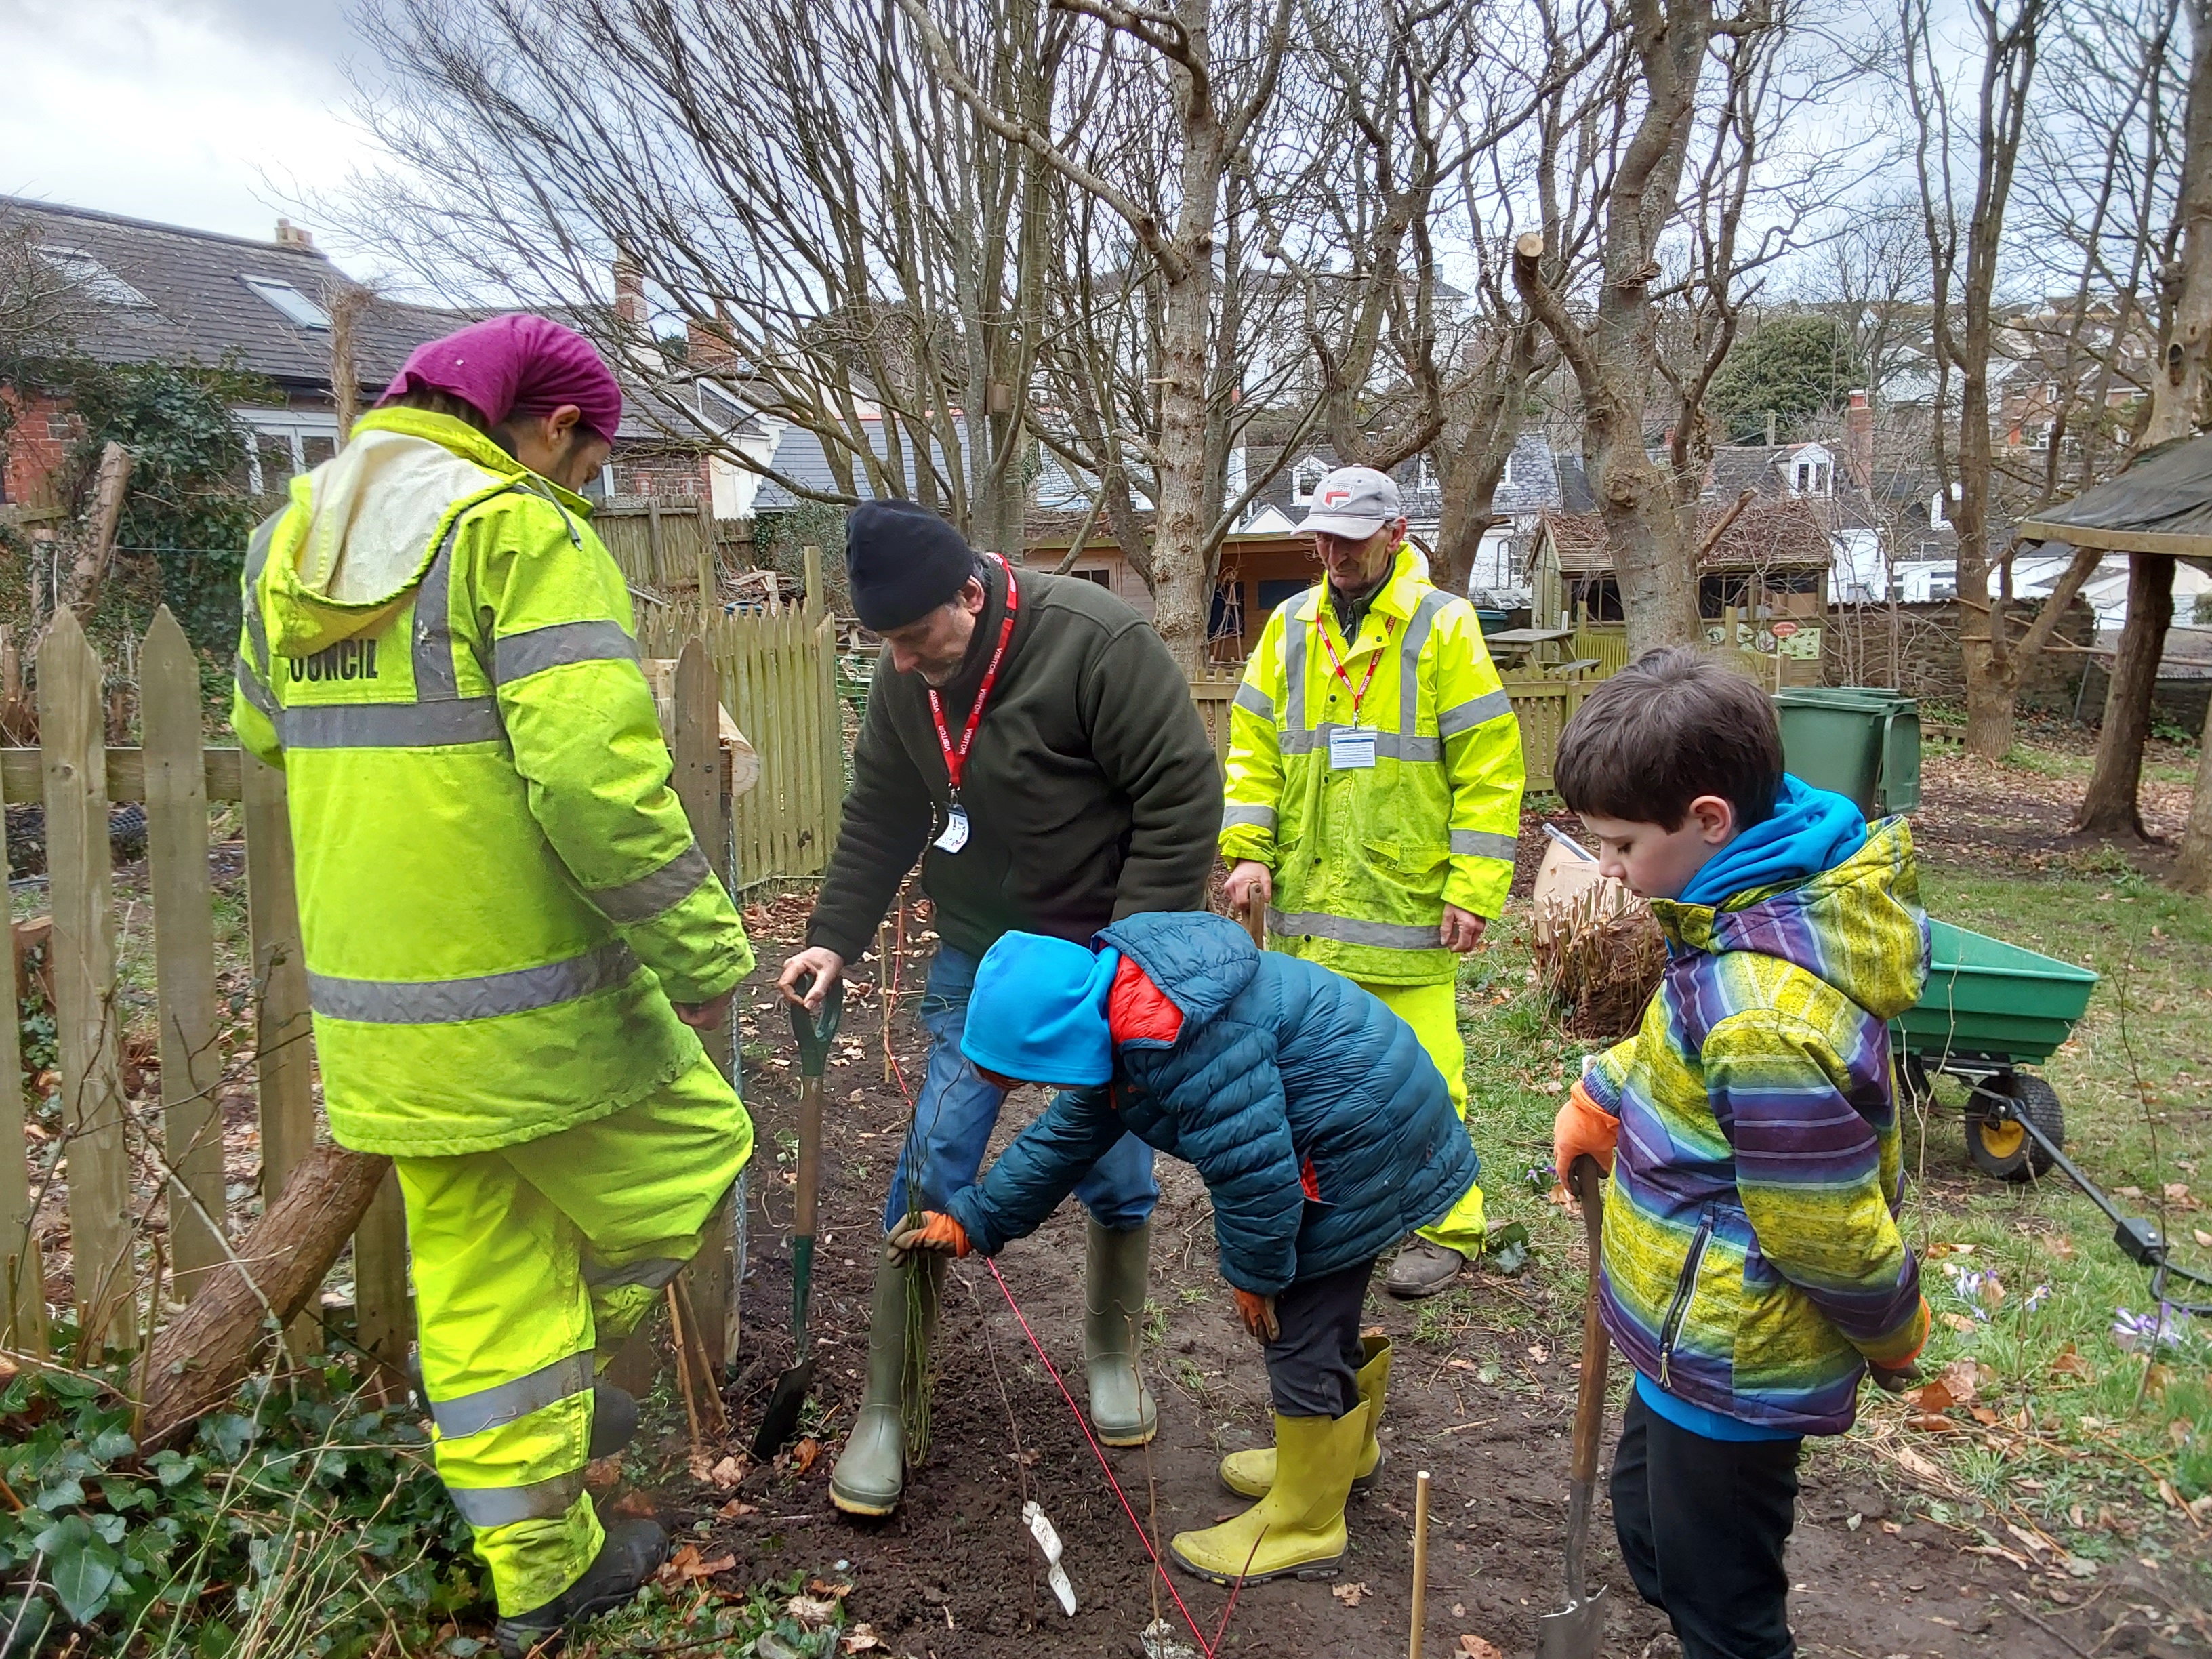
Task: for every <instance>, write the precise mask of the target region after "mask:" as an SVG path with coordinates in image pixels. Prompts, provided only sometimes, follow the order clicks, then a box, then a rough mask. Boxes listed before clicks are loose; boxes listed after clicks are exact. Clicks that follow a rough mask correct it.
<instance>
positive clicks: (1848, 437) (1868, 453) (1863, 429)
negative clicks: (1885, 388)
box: [1844, 388, 1874, 489]
mask: <svg viewBox="0 0 2212 1659" xmlns="http://www.w3.org/2000/svg"><path fill="white" fill-rule="evenodd" d="M1844 471H1846V472H1848V473H1849V474H1850V479H1851V482H1852V483H1855V484H1857V486H1858V487H1859V488H1860V489H1873V488H1874V406H1873V405H1872V404H1869V403H1868V402H1867V395H1866V392H1865V390H1864V388H1860V389H1858V390H1856V391H1854V392H1852V393H1851V401H1850V407H1849V408H1847V409H1846V410H1844Z"/></svg>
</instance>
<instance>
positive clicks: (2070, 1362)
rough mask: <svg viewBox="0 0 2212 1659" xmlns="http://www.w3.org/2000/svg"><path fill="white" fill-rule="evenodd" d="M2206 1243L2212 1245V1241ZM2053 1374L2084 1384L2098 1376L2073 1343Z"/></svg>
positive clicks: (2060, 1356) (2057, 1361)
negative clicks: (2074, 1379) (2076, 1350)
mask: <svg viewBox="0 0 2212 1659" xmlns="http://www.w3.org/2000/svg"><path fill="white" fill-rule="evenodd" d="M2206 1242H2207V1243H2212V1240H2208V1241H2206ZM2051 1375H2052V1376H2075V1377H2079V1378H2081V1381H2083V1382H2084V1383H2087V1382H2088V1381H2090V1380H2091V1379H2092V1378H2093V1377H2094V1376H2096V1372H2095V1371H2093V1370H2091V1369H2090V1366H2089V1362H2088V1361H2087V1360H2086V1359H2084V1358H2081V1355H2080V1354H2079V1353H2077V1352H2075V1348H2074V1345H2073V1344H2072V1343H2071V1342H2069V1343H2068V1344H2067V1345H2066V1346H2064V1347H2063V1348H2062V1349H2061V1350H2059V1353H2058V1358H2056V1359H2054V1360H2052V1361H2051Z"/></svg>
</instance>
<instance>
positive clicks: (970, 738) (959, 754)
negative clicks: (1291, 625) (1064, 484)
mask: <svg viewBox="0 0 2212 1659" xmlns="http://www.w3.org/2000/svg"><path fill="white" fill-rule="evenodd" d="M987 557H988V558H990V559H992V560H993V561H994V562H996V563H997V565H998V567H999V568H1000V569H1001V570H1003V571H1005V572H1006V620H1005V621H1004V622H1002V623H1000V624H999V643H998V645H997V646H996V647H994V649H993V651H992V653H991V662H990V666H988V667H987V668H986V669H984V671H983V683H982V684H981V685H979V686H977V687H976V688H975V702H972V703H970V704H969V708H968V726H967V729H966V730H965V731H963V732H961V734H960V746H959V747H958V748H957V749H955V748H954V747H953V746H952V734H951V732H948V731H946V730H945V705H944V704H943V703H942V702H939V700H938V696H937V688H936V687H935V686H931V687H930V688H929V717H930V719H932V720H935V721H936V722H937V746H938V747H939V749H942V750H944V751H945V777H946V778H947V779H949V780H950V781H951V785H952V799H954V800H956V801H957V800H958V799H960V775H961V773H962V772H963V771H964V770H966V769H967V766H968V750H969V745H970V744H973V743H974V742H975V728H976V727H977V726H980V725H981V724H982V723H983V705H984V704H985V703H987V702H989V701H990V700H991V688H992V687H993V686H994V685H995V684H998V681H999V665H1000V662H1002V661H1003V660H1005V659H1006V641H1009V640H1011V639H1012V638H1013V637H1014V612H1015V611H1018V610H1019V609H1020V608H1021V603H1022V590H1021V585H1020V584H1019V583H1018V582H1017V581H1016V580H1014V568H1013V566H1012V565H1011V564H1009V563H1007V562H1006V560H1004V559H1002V558H1000V557H999V556H998V555H997V554H995V553H993V554H989V555H987ZM1370 672H1372V670H1370Z"/></svg>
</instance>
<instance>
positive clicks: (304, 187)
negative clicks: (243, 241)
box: [0, 0, 370, 276]
mask: <svg viewBox="0 0 2212 1659" xmlns="http://www.w3.org/2000/svg"><path fill="white" fill-rule="evenodd" d="M348 9H349V0H0V63H4V64H7V65H8V70H9V74H8V93H7V96H6V97H4V98H0V195H8V196H30V197H38V198H40V199H41V200H45V201H49V202H54V203H58V204H68V205H70V206H72V207H88V208H98V209H100V210H105V211H107V212H111V213H123V214H129V215H132V216H136V217H138V218H143V219H157V220H160V221H162V222H165V223H169V224H181V225H189V226H191V227H193V228H197V229H202V230H216V231H225V232H228V233H229V234H233V235H239V236H257V237H264V238H266V237H270V236H272V235H274V234H275V233H276V216H277V215H278V214H279V213H282V212H288V211H289V212H290V213H291V216H293V217H294V218H295V219H298V218H301V215H300V214H299V213H298V212H297V211H296V210H289V209H288V208H287V207H286V205H285V200H284V198H285V197H286V195H287V194H288V193H289V192H292V191H295V190H296V191H301V192H304V191H312V190H315V189H319V188H327V187H330V186H332V185H337V184H340V183H342V182H343V179H345V177H346V174H347V173H348V172H349V169H350V168H351V167H353V166H354V165H355V163H356V161H359V160H362V159H363V158H364V157H365V155H366V154H367V148H366V144H365V141H364V140H363V139H362V137H361V136H360V135H359V134H358V133H356V131H354V130H353V129H352V127H351V126H350V125H349V122H348V121H347V119H346V118H345V106H346V103H347V99H348V88H347V85H346V82H345V77H344V73H343V65H344V64H345V63H346V62H347V61H348V60H349V59H350V58H354V57H356V56H358V55H360V52H361V47H360V45H359V43H358V41H357V40H356V38H355V36H354V35H353V33H352V32H351V30H350V29H349V27H348V26H347V23H346V18H345V14H346V11H347V10H348ZM310 228H317V227H314V226H313V224H312V222H311V221H310ZM319 240H320V242H321V243H322V245H323V246H325V247H328V248H331V251H333V252H339V253H341V254H343V248H342V247H339V246H335V245H334V243H333V240H332V239H331V238H330V237H329V236H328V235H327V234H324V235H322V236H320V237H319ZM356 274H357V275H364V276H365V275H368V274H370V273H368V272H367V271H361V272H357V273H356Z"/></svg>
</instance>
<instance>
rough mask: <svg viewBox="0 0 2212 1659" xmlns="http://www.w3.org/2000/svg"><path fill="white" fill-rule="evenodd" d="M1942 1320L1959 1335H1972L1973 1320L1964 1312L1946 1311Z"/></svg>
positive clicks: (1973, 1328)
mask: <svg viewBox="0 0 2212 1659" xmlns="http://www.w3.org/2000/svg"><path fill="white" fill-rule="evenodd" d="M1943 1322H1944V1323H1945V1324H1946V1325H1948V1326H1949V1327H1950V1328H1952V1329H1953V1330H1954V1331H1956V1332H1958V1333H1959V1334H1960V1335H1961V1336H1972V1334H1974V1331H1975V1328H1976V1327H1975V1325H1974V1322H1973V1321H1972V1320H1971V1319H1969V1318H1967V1317H1966V1315H1964V1314H1955V1313H1947V1314H1945V1315H1944V1316H1943Z"/></svg>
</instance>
